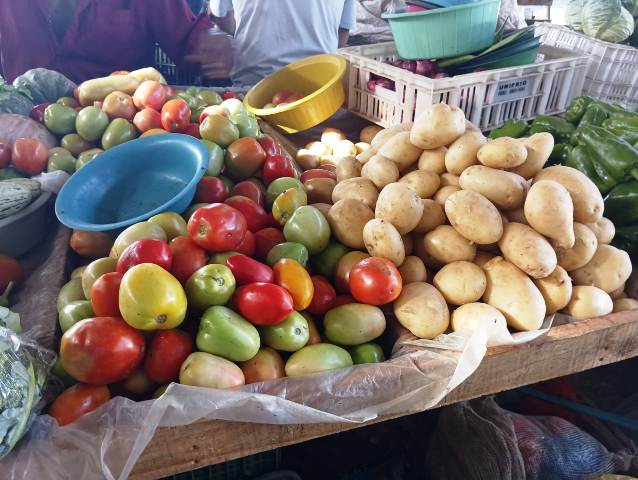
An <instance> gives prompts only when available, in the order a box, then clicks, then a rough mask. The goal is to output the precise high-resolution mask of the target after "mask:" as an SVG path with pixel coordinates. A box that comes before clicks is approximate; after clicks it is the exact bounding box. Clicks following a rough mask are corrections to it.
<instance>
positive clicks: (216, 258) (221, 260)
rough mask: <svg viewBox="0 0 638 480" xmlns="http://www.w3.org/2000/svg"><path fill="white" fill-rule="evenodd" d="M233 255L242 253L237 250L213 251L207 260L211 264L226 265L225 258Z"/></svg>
mask: <svg viewBox="0 0 638 480" xmlns="http://www.w3.org/2000/svg"><path fill="white" fill-rule="evenodd" d="M235 255H242V254H241V253H239V252H217V253H213V254H212V255H211V257H210V260H209V261H208V263H209V264H211V265H213V264H214V265H226V260H228V259H229V258H230V257H233V256H235Z"/></svg>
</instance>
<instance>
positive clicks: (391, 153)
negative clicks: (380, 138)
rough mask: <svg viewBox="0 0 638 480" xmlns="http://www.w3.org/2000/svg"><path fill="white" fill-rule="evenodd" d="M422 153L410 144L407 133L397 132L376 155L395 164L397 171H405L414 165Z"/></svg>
mask: <svg viewBox="0 0 638 480" xmlns="http://www.w3.org/2000/svg"><path fill="white" fill-rule="evenodd" d="M422 151H423V150H421V149H420V148H419V147H415V146H414V145H412V144H411V143H410V133H409V132H399V133H397V134H396V135H394V136H393V137H391V138H390V139H388V141H387V142H385V143H384V144H383V146H381V148H379V151H378V152H377V153H378V154H379V155H381V156H382V157H385V158H389V159H390V160H392V161H393V162H394V163H396V165H397V167H398V168H399V171H405V169H406V168H408V167H410V166H412V165H413V164H415V163H416V161H417V160H418V159H419V157H420V156H421V152H422Z"/></svg>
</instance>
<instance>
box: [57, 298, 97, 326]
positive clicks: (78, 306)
mask: <svg viewBox="0 0 638 480" xmlns="http://www.w3.org/2000/svg"><path fill="white" fill-rule="evenodd" d="M94 316H95V313H94V312H93V306H92V305H91V302H89V301H88V300H76V301H74V302H69V303H67V304H66V305H65V306H64V307H63V308H62V310H60V314H59V321H60V329H61V330H62V333H64V332H66V331H67V330H68V329H69V328H71V327H72V326H73V325H75V324H76V323H78V322H79V321H80V320H84V319H85V318H92V317H94Z"/></svg>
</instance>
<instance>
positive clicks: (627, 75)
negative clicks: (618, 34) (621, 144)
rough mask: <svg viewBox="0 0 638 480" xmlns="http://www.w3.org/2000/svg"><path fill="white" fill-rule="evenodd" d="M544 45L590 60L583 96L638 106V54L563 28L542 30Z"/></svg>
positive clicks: (544, 27) (553, 27) (552, 27)
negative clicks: (587, 57) (580, 55)
mask: <svg viewBox="0 0 638 480" xmlns="http://www.w3.org/2000/svg"><path fill="white" fill-rule="evenodd" d="M541 28H542V29H541V32H542V34H543V36H544V38H543V43H544V44H545V45H550V46H553V47H557V48H564V49H566V50H570V51H572V52H575V53H578V54H584V55H588V56H590V58H591V63H590V65H589V70H588V72H587V82H585V85H584V87H583V94H585V95H591V96H592V97H595V98H599V99H601V100H609V101H614V102H620V103H624V104H627V105H630V106H638V50H637V49H635V48H634V47H631V46H629V45H618V44H616V43H609V42H603V41H602V40H596V39H595V38H591V37H589V36H587V35H585V34H583V33H578V32H575V31H573V30H570V29H569V28H567V27H562V26H560V25H552V24H544V25H543V26H542V27H541Z"/></svg>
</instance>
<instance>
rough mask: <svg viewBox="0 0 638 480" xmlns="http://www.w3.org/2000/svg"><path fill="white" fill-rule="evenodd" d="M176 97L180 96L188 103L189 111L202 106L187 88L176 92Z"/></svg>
mask: <svg viewBox="0 0 638 480" xmlns="http://www.w3.org/2000/svg"><path fill="white" fill-rule="evenodd" d="M176 98H181V99H182V100H184V101H185V102H186V104H187V105H188V108H190V109H191V112H192V111H193V110H197V109H198V108H200V107H202V106H203V105H202V104H201V103H200V101H199V100H198V99H197V98H195V97H194V96H193V95H190V94H189V93H188V90H187V91H186V92H184V93H182V92H180V93H178V94H177V96H176Z"/></svg>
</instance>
